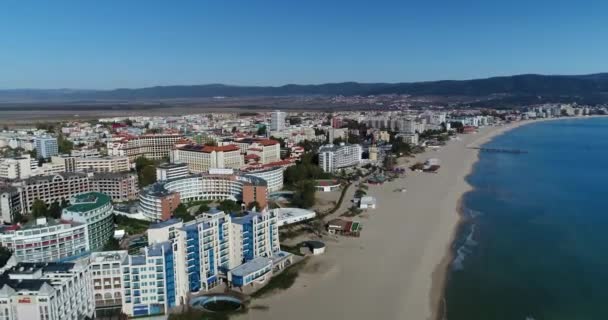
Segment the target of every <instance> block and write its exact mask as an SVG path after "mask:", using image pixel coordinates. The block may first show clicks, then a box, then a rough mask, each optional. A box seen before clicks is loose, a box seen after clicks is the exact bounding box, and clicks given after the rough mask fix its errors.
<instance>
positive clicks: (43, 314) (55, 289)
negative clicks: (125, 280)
mask: <svg viewBox="0 0 608 320" xmlns="http://www.w3.org/2000/svg"><path fill="white" fill-rule="evenodd" d="M94 306H95V305H94V303H93V287H92V286H91V274H90V271H89V267H88V265H87V264H86V262H77V263H17V264H16V265H14V266H12V267H10V268H8V269H7V270H6V271H4V273H2V275H0V317H1V318H2V319H3V320H18V319H28V320H29V319H44V320H80V319H87V318H88V319H92V318H93V315H94Z"/></svg>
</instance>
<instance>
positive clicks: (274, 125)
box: [270, 110, 286, 131]
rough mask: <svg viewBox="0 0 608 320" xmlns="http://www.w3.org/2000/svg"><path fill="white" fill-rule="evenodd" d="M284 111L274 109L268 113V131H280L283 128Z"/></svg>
mask: <svg viewBox="0 0 608 320" xmlns="http://www.w3.org/2000/svg"><path fill="white" fill-rule="evenodd" d="M285 116H286V114H285V112H282V111H278V110H277V111H274V112H272V113H271V114H270V131H281V130H284V129H285Z"/></svg>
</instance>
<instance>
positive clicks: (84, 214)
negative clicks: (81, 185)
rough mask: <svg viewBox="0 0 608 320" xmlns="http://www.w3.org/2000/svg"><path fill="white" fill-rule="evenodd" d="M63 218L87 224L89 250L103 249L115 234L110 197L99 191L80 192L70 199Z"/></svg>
mask: <svg viewBox="0 0 608 320" xmlns="http://www.w3.org/2000/svg"><path fill="white" fill-rule="evenodd" d="M70 203H71V204H72V205H71V206H69V207H67V208H65V209H63V213H62V215H61V219H62V220H64V221H74V222H78V223H82V224H85V225H86V227H87V233H88V236H89V250H91V251H95V250H101V249H102V248H103V247H104V246H105V244H106V242H108V240H109V239H110V238H111V237H112V236H113V235H114V214H113V213H112V212H113V209H112V201H111V199H110V197H108V196H107V195H105V194H103V193H99V192H89V193H83V194H79V195H77V196H74V197H73V198H72V199H70Z"/></svg>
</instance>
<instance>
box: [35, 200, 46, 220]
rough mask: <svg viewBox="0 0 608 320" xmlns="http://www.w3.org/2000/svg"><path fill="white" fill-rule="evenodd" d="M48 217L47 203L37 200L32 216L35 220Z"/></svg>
mask: <svg viewBox="0 0 608 320" xmlns="http://www.w3.org/2000/svg"><path fill="white" fill-rule="evenodd" d="M47 215H48V209H47V206H46V203H44V201H42V200H40V199H35V200H34V202H33V203H32V216H34V218H42V217H46V216H47Z"/></svg>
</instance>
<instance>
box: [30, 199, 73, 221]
mask: <svg viewBox="0 0 608 320" xmlns="http://www.w3.org/2000/svg"><path fill="white" fill-rule="evenodd" d="M68 206H69V202H68V201H66V200H63V201H61V203H59V202H58V201H54V202H53V203H51V205H50V206H47V204H46V203H45V202H44V201H42V200H40V199H36V200H34V202H33V203H32V216H33V217H34V218H42V217H47V218H53V219H59V218H61V211H62V210H63V208H66V207H68Z"/></svg>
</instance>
